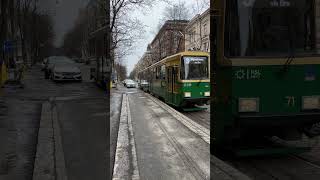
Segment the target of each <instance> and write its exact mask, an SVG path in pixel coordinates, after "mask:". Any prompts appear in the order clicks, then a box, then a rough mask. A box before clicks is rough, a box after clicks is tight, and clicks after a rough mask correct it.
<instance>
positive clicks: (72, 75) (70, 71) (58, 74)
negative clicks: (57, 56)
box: [51, 63, 82, 81]
mask: <svg viewBox="0 0 320 180" xmlns="http://www.w3.org/2000/svg"><path fill="white" fill-rule="evenodd" d="M51 79H52V80H54V81H82V75H81V71H80V69H79V67H77V66H76V64H73V63H66V64H56V65H55V66H54V68H53V70H52V74H51Z"/></svg>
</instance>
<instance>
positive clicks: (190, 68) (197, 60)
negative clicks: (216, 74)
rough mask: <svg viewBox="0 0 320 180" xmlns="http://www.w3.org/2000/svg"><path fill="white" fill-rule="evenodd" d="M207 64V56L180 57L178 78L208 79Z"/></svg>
mask: <svg viewBox="0 0 320 180" xmlns="http://www.w3.org/2000/svg"><path fill="white" fill-rule="evenodd" d="M208 66H209V64H208V57H191V56H190V57H189V56H185V57H182V60H181V73H180V78H181V79H182V80H188V79H189V80H190V79H208V78H209V71H208Z"/></svg>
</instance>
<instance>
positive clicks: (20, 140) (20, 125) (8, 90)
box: [0, 65, 105, 180]
mask: <svg viewBox="0 0 320 180" xmlns="http://www.w3.org/2000/svg"><path fill="white" fill-rule="evenodd" d="M80 67H81V69H82V71H83V72H85V73H88V72H89V67H86V66H85V65H80ZM88 77H89V75H88V74H86V75H85V79H84V81H83V82H82V83H80V82H69V83H54V82H52V81H50V80H46V79H44V73H43V72H41V71H40V66H39V65H36V66H34V67H32V68H31V69H30V70H29V71H28V72H26V74H25V78H24V81H23V82H24V85H25V87H24V88H20V87H18V86H13V85H10V86H6V87H4V88H2V89H1V90H0V94H1V97H0V135H1V138H0V144H1V148H0V179H1V180H2V179H4V180H6V179H10V180H11V179H19V180H25V179H26V180H29V179H32V172H33V165H34V159H35V153H36V146H37V135H38V130H39V121H40V113H41V104H42V102H43V101H44V100H48V99H49V98H52V97H65V98H84V97H90V98H93V99H97V97H100V98H103V97H104V93H103V91H101V90H99V89H98V88H97V87H96V86H95V85H94V84H93V83H92V82H90V81H89V79H88ZM93 101H94V100H93ZM68 103H69V104H68ZM90 103H91V105H92V104H96V101H94V102H92V101H91V102H89V104H90ZM99 103H100V105H103V102H102V101H101V100H99ZM99 103H98V104H99ZM62 104H63V105H61V106H63V107H64V109H63V110H65V113H66V116H67V115H69V116H71V114H69V113H72V112H73V113H72V115H76V116H78V117H79V116H80V115H79V114H80V113H82V115H83V114H86V112H92V110H91V109H90V108H85V107H87V106H88V105H89V104H86V103H74V102H73V101H68V102H67V103H62ZM98 104H97V105H98ZM97 105H94V107H97ZM97 109H98V111H101V108H100V107H98V108H97ZM79 110H81V112H80V111H79ZM100 113H101V112H100ZM93 114H95V112H93ZM104 115H105V114H104ZM88 116H90V117H91V115H88ZM92 116H94V115H92ZM90 117H86V116H84V115H83V118H85V119H86V120H88V119H87V118H90ZM96 117H97V119H99V118H101V117H102V114H96ZM91 118H92V117H91ZM71 119H72V118H71ZM73 120H78V119H73ZM100 122H101V124H100V125H101V126H100V125H97V124H94V125H95V126H99V127H103V125H104V124H103V123H105V122H102V121H101V120H100ZM80 125H83V126H86V122H85V121H83V123H82V124H80ZM80 125H79V126H80ZM79 126H76V127H75V129H74V130H75V131H76V130H79V128H80V127H79ZM88 131H89V130H88ZM88 131H84V132H86V133H88ZM91 131H92V130H91ZM93 132H94V131H93ZM97 133H99V131H98V132H97ZM100 133H101V132H100ZM93 134H94V133H93ZM78 137H79V138H80V137H82V136H80V135H79V136H78ZM75 142H77V141H75ZM79 143H80V142H79ZM92 144H94V141H93V142H92ZM76 150H77V149H74V148H73V147H72V151H76Z"/></svg>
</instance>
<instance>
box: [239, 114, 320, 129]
mask: <svg viewBox="0 0 320 180" xmlns="http://www.w3.org/2000/svg"><path fill="white" fill-rule="evenodd" d="M235 119H236V121H237V123H238V124H241V126H242V127H261V126H263V127H281V126H295V127H298V126H303V125H308V124H315V123H318V122H320V112H312V113H297V114H290V115H250V114H243V115H239V116H235Z"/></svg>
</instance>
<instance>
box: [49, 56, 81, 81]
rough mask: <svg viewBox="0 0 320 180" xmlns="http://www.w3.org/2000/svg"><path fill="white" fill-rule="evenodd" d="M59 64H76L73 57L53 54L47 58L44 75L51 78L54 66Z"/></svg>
mask: <svg viewBox="0 0 320 180" xmlns="http://www.w3.org/2000/svg"><path fill="white" fill-rule="evenodd" d="M57 64H75V63H74V62H73V61H72V60H71V59H69V58H67V57H65V56H51V57H49V58H47V62H46V64H45V68H44V76H45V78H46V79H49V78H50V75H51V74H52V70H53V68H54V66H55V65H57Z"/></svg>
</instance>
